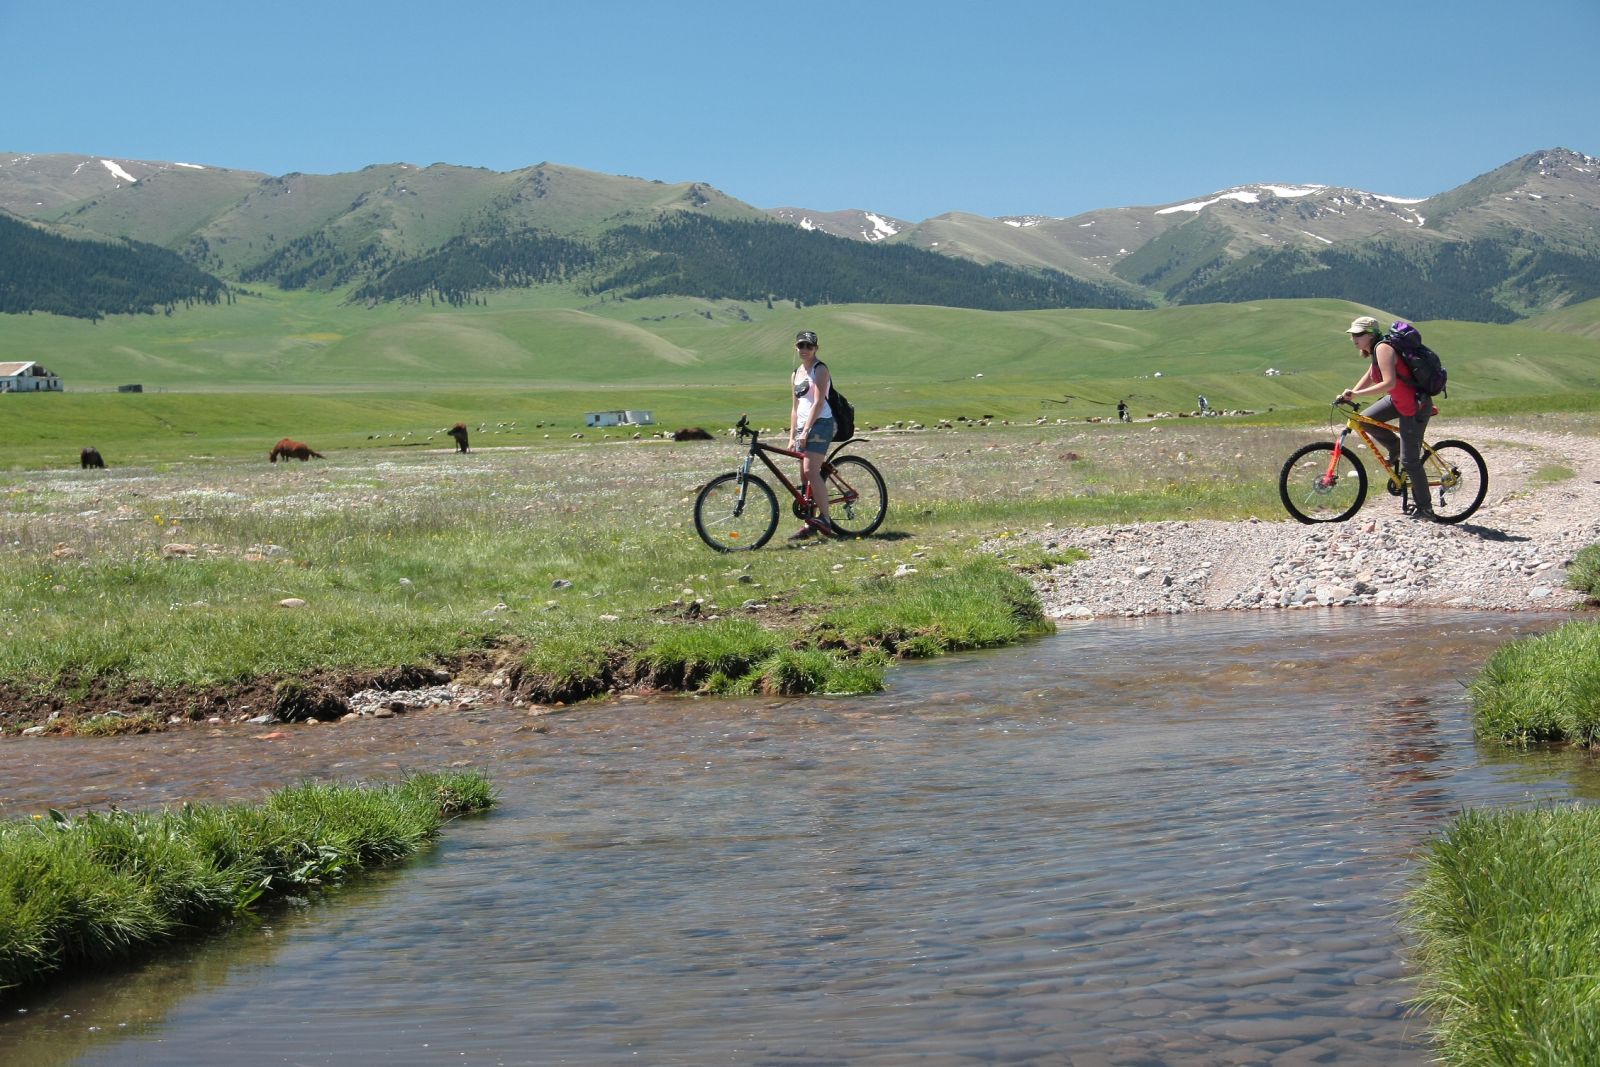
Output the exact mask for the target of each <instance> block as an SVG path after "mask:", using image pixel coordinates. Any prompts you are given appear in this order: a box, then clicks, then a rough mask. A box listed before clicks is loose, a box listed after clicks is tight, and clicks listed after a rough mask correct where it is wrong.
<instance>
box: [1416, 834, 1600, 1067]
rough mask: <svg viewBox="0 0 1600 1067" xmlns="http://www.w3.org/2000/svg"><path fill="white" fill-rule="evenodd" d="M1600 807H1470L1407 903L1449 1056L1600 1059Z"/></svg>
mask: <svg viewBox="0 0 1600 1067" xmlns="http://www.w3.org/2000/svg"><path fill="white" fill-rule="evenodd" d="M1596 840H1600V809H1595V808H1562V809H1543V810H1536V811H1497V812H1490V813H1485V812H1472V811H1469V812H1466V813H1464V814H1462V815H1461V816H1460V817H1459V818H1458V819H1457V820H1456V822H1455V823H1454V824H1453V825H1452V827H1451V829H1450V830H1449V831H1448V832H1447V833H1446V834H1445V835H1444V836H1443V837H1442V838H1441V839H1439V840H1438V841H1436V842H1435V843H1434V844H1433V845H1432V847H1431V848H1430V850H1429V852H1428V855H1427V857H1426V859H1425V861H1424V865H1423V876H1422V879H1421V881H1420V882H1419V883H1418V885H1417V887H1416V888H1415V889H1414V890H1413V891H1412V892H1411V893H1410V894H1409V896H1408V897H1407V901H1406V908H1407V920H1408V925H1409V926H1410V927H1411V929H1412V930H1413V931H1414V933H1415V934H1416V936H1417V938H1418V943H1419V951H1418V963H1419V964H1420V967H1421V972H1422V992H1421V995H1420V996H1419V998H1418V1003H1419V1004H1421V1005H1422V1006H1423V1007H1425V1008H1426V1009H1428V1010H1429V1012H1430V1013H1431V1015H1432V1020H1433V1030H1434V1036H1435V1039H1436V1040H1435V1044H1436V1051H1437V1053H1438V1055H1439V1058H1440V1061H1441V1062H1443V1063H1447V1064H1459V1065H1466V1064H1482V1063H1519V1064H1552V1065H1554V1064H1578V1063H1595V1062H1596V1058H1597V1052H1596V1050H1597V1049H1600V879H1597V878H1596V877H1595V869H1596V857H1597V852H1596V848H1595V841H1596Z"/></svg>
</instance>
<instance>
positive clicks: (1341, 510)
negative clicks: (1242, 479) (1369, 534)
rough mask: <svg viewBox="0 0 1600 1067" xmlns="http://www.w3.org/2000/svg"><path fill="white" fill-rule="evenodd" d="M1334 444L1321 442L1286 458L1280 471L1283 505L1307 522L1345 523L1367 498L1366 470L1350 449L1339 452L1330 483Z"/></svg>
mask: <svg viewBox="0 0 1600 1067" xmlns="http://www.w3.org/2000/svg"><path fill="white" fill-rule="evenodd" d="M1332 459H1333V445H1332V444H1330V443H1329V442H1326V441H1318V442H1316V443H1314V444H1309V445H1306V446H1305V447H1304V448H1301V449H1299V450H1297V451H1296V452H1295V453H1294V454H1293V455H1291V456H1290V457H1289V458H1288V459H1286V460H1284V463H1283V469H1282V470H1281V471H1279V472H1278V496H1279V498H1280V499H1282V501H1283V506H1284V508H1285V509H1286V510H1287V511H1288V512H1289V514H1290V515H1292V516H1293V517H1294V518H1295V519H1297V520H1299V521H1300V522H1304V523H1316V522H1343V521H1345V520H1346V519H1348V518H1349V517H1350V516H1352V515H1354V514H1355V513H1356V512H1358V511H1360V510H1361V505H1362V504H1364V503H1365V502H1366V499H1367V469H1366V468H1365V467H1363V466H1362V465H1361V460H1360V459H1359V458H1357V457H1356V456H1355V454H1354V453H1352V452H1351V451H1350V450H1349V449H1344V450H1343V451H1341V452H1340V453H1339V468H1338V469H1337V470H1336V471H1335V472H1334V475H1335V477H1334V479H1333V481H1332V482H1331V483H1328V482H1327V480H1326V476H1327V473H1328V464H1329V462H1330V461H1331V460H1332Z"/></svg>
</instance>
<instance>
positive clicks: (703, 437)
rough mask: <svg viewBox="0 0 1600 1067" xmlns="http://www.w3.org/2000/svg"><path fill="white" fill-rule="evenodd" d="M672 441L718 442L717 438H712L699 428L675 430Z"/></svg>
mask: <svg viewBox="0 0 1600 1067" xmlns="http://www.w3.org/2000/svg"><path fill="white" fill-rule="evenodd" d="M672 439H673V440H674V441H714V440H716V438H714V437H712V436H711V435H710V434H709V433H707V432H706V431H705V430H702V429H701V428H700V427H698V426H685V427H684V428H683V429H681V430H674V431H672Z"/></svg>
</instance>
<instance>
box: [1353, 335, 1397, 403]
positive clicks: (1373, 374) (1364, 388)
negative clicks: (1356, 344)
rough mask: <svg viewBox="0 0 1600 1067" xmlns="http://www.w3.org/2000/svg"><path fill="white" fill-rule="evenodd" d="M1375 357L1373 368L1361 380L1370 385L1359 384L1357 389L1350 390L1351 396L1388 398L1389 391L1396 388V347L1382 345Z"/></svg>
mask: <svg viewBox="0 0 1600 1067" xmlns="http://www.w3.org/2000/svg"><path fill="white" fill-rule="evenodd" d="M1373 355H1374V356H1375V357H1376V358H1374V359H1373V361H1372V367H1371V368H1370V369H1369V370H1368V371H1367V373H1366V375H1365V377H1363V378H1362V379H1361V380H1362V381H1363V382H1367V383H1369V384H1367V385H1361V384H1360V383H1357V385H1356V387H1355V388H1354V389H1352V390H1350V395H1351V396H1380V395H1382V396H1387V395H1388V394H1389V390H1391V389H1393V388H1394V382H1395V376H1394V360H1395V354H1394V346H1393V345H1390V344H1380V345H1378V347H1377V349H1376V350H1375V351H1374V352H1373Z"/></svg>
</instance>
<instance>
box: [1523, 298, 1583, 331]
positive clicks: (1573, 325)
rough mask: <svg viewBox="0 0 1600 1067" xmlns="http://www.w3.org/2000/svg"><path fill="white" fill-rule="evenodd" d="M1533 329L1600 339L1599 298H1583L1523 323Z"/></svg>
mask: <svg viewBox="0 0 1600 1067" xmlns="http://www.w3.org/2000/svg"><path fill="white" fill-rule="evenodd" d="M1523 325H1524V326H1529V327H1531V328H1533V329H1535V330H1550V331H1552V332H1554V333H1575V334H1579V335H1580V336H1583V337H1592V338H1595V339H1596V340H1600V299H1595V300H1585V301H1584V302H1583V303H1581V304H1573V305H1572V306H1571V307H1564V308H1561V309H1559V310H1557V311H1547V312H1545V313H1544V314H1543V315H1536V316H1534V317H1533V318H1531V319H1528V320H1527V321H1526V322H1524V323H1523Z"/></svg>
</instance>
